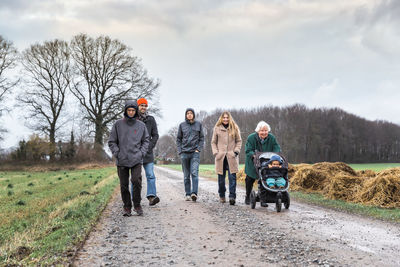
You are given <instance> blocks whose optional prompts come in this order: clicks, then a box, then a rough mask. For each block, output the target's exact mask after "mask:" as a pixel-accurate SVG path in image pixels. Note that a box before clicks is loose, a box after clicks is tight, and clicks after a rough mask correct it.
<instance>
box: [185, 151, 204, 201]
mask: <svg viewBox="0 0 400 267" xmlns="http://www.w3.org/2000/svg"><path fill="white" fill-rule="evenodd" d="M181 162H182V170H183V183H184V184H185V194H186V195H187V196H190V195H191V194H192V193H194V194H196V195H197V191H198V189H199V165H200V153H199V152H192V153H184V152H183V153H181ZM190 176H192V184H190ZM190 185H191V186H192V189H190Z"/></svg>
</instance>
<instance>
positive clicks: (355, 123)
mask: <svg viewBox="0 0 400 267" xmlns="http://www.w3.org/2000/svg"><path fill="white" fill-rule="evenodd" d="M229 111H230V112H231V114H232V117H233V118H234V119H235V121H236V123H237V124H238V126H239V127H240V130H241V135H242V139H243V146H242V151H241V153H240V162H242V163H243V162H244V161H245V153H244V144H245V142H246V140H247V136H248V135H249V134H251V133H253V132H254V130H255V128H256V125H257V123H258V122H259V121H261V120H264V121H266V122H267V123H268V124H270V126H271V133H272V134H274V135H275V136H276V138H277V140H278V142H279V144H280V146H281V149H282V152H283V154H284V155H285V156H286V157H287V158H288V160H289V162H292V163H301V162H304V163H314V162H321V161H328V162H336V161H343V162H348V163H371V162H400V126H399V125H396V124H393V123H390V122H387V121H380V120H377V121H369V120H366V119H364V118H361V117H359V116H356V115H353V114H350V113H347V112H345V111H344V110H342V109H339V108H307V107H306V106H305V105H301V104H295V105H291V106H287V107H275V106H265V107H257V108H253V109H231V110H229ZM221 113H222V110H215V111H213V112H211V113H209V114H207V115H206V116H204V115H203V117H202V118H201V121H202V124H203V128H204V134H205V141H206V145H205V147H204V150H203V151H202V153H201V159H202V162H204V163H213V162H214V158H213V155H212V151H211V145H210V144H211V138H212V131H213V128H214V126H215V123H216V121H217V120H218V118H219V116H220V115H221ZM176 130H177V127H174V128H172V129H171V130H170V131H169V133H168V134H167V135H165V136H162V137H161V138H160V139H159V143H158V146H157V148H156V153H158V154H156V155H157V156H159V157H160V158H165V157H166V156H168V157H171V155H174V157H175V160H177V161H179V157H178V156H175V155H176V145H175V143H174V142H175V137H176Z"/></svg>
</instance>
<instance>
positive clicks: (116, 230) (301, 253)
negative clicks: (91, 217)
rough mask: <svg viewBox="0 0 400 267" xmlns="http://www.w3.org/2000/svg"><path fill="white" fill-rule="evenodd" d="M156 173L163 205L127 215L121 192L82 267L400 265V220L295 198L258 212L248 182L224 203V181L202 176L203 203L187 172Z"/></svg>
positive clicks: (82, 256)
mask: <svg viewBox="0 0 400 267" xmlns="http://www.w3.org/2000/svg"><path fill="white" fill-rule="evenodd" d="M156 176H157V187H158V194H159V196H160V198H161V202H160V203H159V204H157V206H155V207H149V206H148V204H147V200H146V199H143V201H142V204H143V207H144V216H142V217H139V216H132V217H122V216H121V203H122V202H121V200H120V195H119V193H118V194H116V195H115V196H114V198H113V199H112V201H111V202H110V204H109V205H108V207H107V208H106V210H105V212H104V214H103V216H102V218H101V220H100V222H99V224H98V225H97V227H96V228H95V230H94V231H93V232H92V233H91V234H90V236H89V238H88V240H87V241H86V243H85V245H84V246H83V248H82V249H81V250H80V251H79V252H78V254H77V257H76V260H75V262H74V265H76V266H169V265H174V266H204V265H215V266H280V265H285V266H309V265H315V266H316V265H322V266H378V265H380V266H400V257H399V251H400V225H396V224H390V223H384V222H380V221H376V220H370V219H365V218H362V217H359V216H354V215H349V214H345V213H341V212H336V211H332V210H327V209H323V208H320V207H315V206H310V205H306V204H301V203H295V202H293V201H292V203H291V206H290V208H289V210H285V209H283V211H282V212H280V213H277V212H276V211H275V209H274V207H271V206H272V205H270V207H268V208H261V207H260V206H259V203H257V207H256V209H255V210H251V209H250V207H249V206H246V205H244V190H243V188H241V187H238V188H237V195H238V196H237V202H238V203H237V205H235V206H230V205H229V203H225V204H221V203H219V202H218V195H217V183H216V182H215V181H211V180H207V179H202V178H201V179H200V183H199V185H200V189H199V200H198V201H197V202H196V203H194V202H187V201H184V190H183V178H182V173H180V172H176V171H172V170H168V169H162V168H156ZM145 180H146V179H145V178H144V179H143V181H144V182H143V190H144V189H145V188H146V183H145ZM144 192H145V190H144ZM143 195H145V193H143Z"/></svg>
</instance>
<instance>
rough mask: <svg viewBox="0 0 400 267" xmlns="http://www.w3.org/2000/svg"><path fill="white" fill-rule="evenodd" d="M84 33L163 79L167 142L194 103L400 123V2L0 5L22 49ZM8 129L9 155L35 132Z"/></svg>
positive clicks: (12, 1) (4, 27)
mask: <svg viewBox="0 0 400 267" xmlns="http://www.w3.org/2000/svg"><path fill="white" fill-rule="evenodd" d="M79 33H87V34H89V35H90V36H93V37H97V36H99V35H108V36H110V37H111V38H116V39H119V40H120V41H122V42H123V43H125V44H127V45H128V46H130V47H131V48H132V50H133V53H134V55H136V56H138V57H140V58H141V59H142V64H143V66H144V67H145V68H146V69H147V70H148V72H149V75H150V76H151V77H154V78H158V79H160V81H161V85H160V88H159V92H160V105H161V109H162V115H163V117H162V118H157V121H158V124H159V131H160V133H161V134H165V133H167V131H168V130H169V129H170V128H171V127H173V126H175V125H177V124H178V123H179V122H181V121H183V119H184V112H185V109H186V108H187V107H192V108H194V109H195V110H196V111H200V110H205V111H209V112H210V111H213V110H215V109H217V108H222V109H223V108H252V107H259V106H264V105H274V106H288V105H292V104H295V103H301V104H304V105H306V106H307V107H310V108H313V107H328V108H329V107H339V108H341V109H343V110H345V111H347V112H349V113H353V114H355V115H358V116H360V117H363V118H366V119H369V120H386V121H390V122H393V123H396V124H400V116H399V115H398V114H399V113H400V112H399V111H400V105H399V104H398V102H399V100H400V90H399V89H400V45H399V44H400V1H395V0H391V1H390V0H379V1H378V0H352V1H348V0H297V1H296V0H286V1H285V0H270V1H250V0H249V1H244V0H180V1H178V0H169V1H164V0H136V1H126V0H125V1H124V0H96V1H91V0H68V1H65V0H62V1H59V0H2V1H1V2H0V34H1V35H2V36H3V37H5V38H6V39H8V40H11V41H13V42H14V44H15V46H16V47H17V48H18V49H19V50H20V51H22V50H24V49H26V48H28V47H29V45H31V44H34V43H37V42H39V43H40V42H43V41H47V40H53V39H55V38H60V39H64V40H67V41H69V40H70V39H71V37H72V36H74V35H77V34H79ZM9 104H10V105H13V102H12V100H10V101H9ZM151 104H152V103H151V102H150V103H149V106H150V107H151ZM2 123H3V124H4V126H5V128H7V129H8V130H9V133H8V134H7V135H6V139H5V141H3V143H2V144H0V146H2V147H10V146H14V145H16V144H17V142H18V140H20V139H22V138H26V137H27V136H28V135H29V133H31V131H30V130H28V129H27V128H26V127H24V124H23V120H22V119H21V118H20V117H17V115H16V113H15V112H13V113H12V114H10V115H6V116H3V118H2Z"/></svg>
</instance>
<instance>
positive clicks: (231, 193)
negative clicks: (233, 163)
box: [218, 157, 236, 199]
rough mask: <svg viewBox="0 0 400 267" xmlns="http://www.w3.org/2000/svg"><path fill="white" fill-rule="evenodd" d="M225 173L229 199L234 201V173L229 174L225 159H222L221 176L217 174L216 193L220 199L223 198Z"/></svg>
mask: <svg viewBox="0 0 400 267" xmlns="http://www.w3.org/2000/svg"><path fill="white" fill-rule="evenodd" d="M227 171H228V180H229V198H233V199H236V173H231V172H230V171H229V164H228V160H227V158H226V157H225V159H224V166H223V170H222V174H218V193H219V196H220V197H225V192H226V187H225V176H226V172H227Z"/></svg>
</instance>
